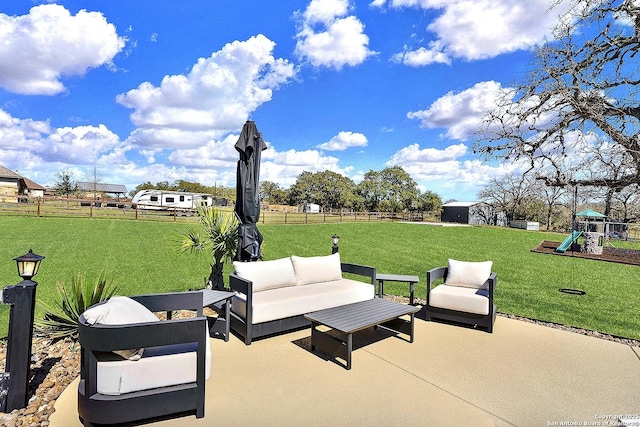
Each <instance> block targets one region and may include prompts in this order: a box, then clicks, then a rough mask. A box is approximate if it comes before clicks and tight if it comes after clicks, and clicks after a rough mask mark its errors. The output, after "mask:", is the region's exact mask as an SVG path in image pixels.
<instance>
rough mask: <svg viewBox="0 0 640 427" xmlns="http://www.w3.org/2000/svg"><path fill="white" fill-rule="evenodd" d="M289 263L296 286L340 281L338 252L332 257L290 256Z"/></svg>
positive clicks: (340, 272) (340, 269) (340, 270)
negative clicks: (294, 276) (293, 273)
mask: <svg viewBox="0 0 640 427" xmlns="http://www.w3.org/2000/svg"><path fill="white" fill-rule="evenodd" d="M291 262H292V264H293V271H294V272H295V275H296V284H297V285H309V284H312V283H321V282H330V281H333V280H340V279H342V268H341V266H340V253H339V252H336V253H335V254H333V255H326V256H314V257H299V256H296V255H292V256H291Z"/></svg>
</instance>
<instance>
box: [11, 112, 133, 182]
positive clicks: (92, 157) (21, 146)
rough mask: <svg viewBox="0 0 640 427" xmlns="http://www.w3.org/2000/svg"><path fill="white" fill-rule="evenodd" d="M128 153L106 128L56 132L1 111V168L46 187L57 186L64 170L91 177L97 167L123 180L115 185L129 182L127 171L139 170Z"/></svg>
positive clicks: (89, 127) (41, 123)
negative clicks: (60, 173) (16, 172)
mask: <svg viewBox="0 0 640 427" xmlns="http://www.w3.org/2000/svg"><path fill="white" fill-rule="evenodd" d="M25 147H28V148H29V150H28V152H25ZM128 151H129V147H128V146H127V145H126V144H125V143H124V142H122V141H120V139H119V137H118V136H117V135H116V134H115V133H113V132H111V131H110V130H109V129H108V128H107V127H106V126H104V125H102V124H101V125H98V126H77V127H63V128H53V127H51V125H50V123H49V122H48V121H36V120H32V119H19V118H15V117H12V116H11V115H10V114H9V113H7V112H6V111H4V110H1V109H0V164H2V165H3V166H5V167H8V168H9V169H12V170H17V171H19V173H20V174H21V175H23V176H26V177H28V178H30V179H32V180H34V181H36V182H38V183H39V184H42V185H47V184H53V183H54V182H55V181H56V179H57V177H56V174H57V173H58V172H59V171H61V170H63V169H69V170H70V171H75V173H76V174H79V173H80V172H82V171H83V170H84V172H85V175H87V174H88V173H89V171H90V170H91V169H93V167H94V166H95V167H96V168H97V169H98V170H100V171H104V173H108V174H109V176H119V177H120V181H117V180H116V181H112V182H126V181H125V180H127V179H129V177H128V176H127V172H126V171H128V170H133V169H135V166H133V163H132V162H131V161H129V160H127V158H126V154H127V152H128ZM77 179H83V178H82V177H81V176H79V175H78V176H77Z"/></svg>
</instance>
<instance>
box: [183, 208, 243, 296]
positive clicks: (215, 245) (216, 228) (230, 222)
mask: <svg viewBox="0 0 640 427" xmlns="http://www.w3.org/2000/svg"><path fill="white" fill-rule="evenodd" d="M198 215H199V216H200V218H199V221H200V228H192V229H189V230H187V231H186V232H185V233H184V234H182V235H180V247H179V249H180V251H181V252H192V253H193V252H202V251H205V250H211V256H212V258H213V262H212V263H211V272H210V273H209V285H207V286H208V287H209V286H210V287H212V288H214V289H224V277H223V269H224V263H225V261H231V260H232V259H233V257H234V255H235V253H236V250H237V245H238V243H237V242H238V240H237V238H238V219H237V218H236V216H235V215H234V214H233V213H232V212H223V211H222V210H220V209H216V208H214V207H211V206H201V207H200V208H198Z"/></svg>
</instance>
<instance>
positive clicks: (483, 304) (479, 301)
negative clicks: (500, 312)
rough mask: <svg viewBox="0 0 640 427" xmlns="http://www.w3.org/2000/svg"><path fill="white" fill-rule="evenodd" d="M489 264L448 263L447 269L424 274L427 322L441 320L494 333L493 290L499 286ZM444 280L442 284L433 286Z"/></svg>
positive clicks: (441, 268)
mask: <svg viewBox="0 0 640 427" xmlns="http://www.w3.org/2000/svg"><path fill="white" fill-rule="evenodd" d="M491 267H492V262H491V261H486V262H464V261H456V260H452V259H450V260H449V266H448V267H438V268H434V269H432V270H429V271H427V305H426V320H427V321H429V320H431V319H442V320H446V321H450V322H457V323H463V324H467V325H472V326H474V327H481V328H483V329H485V330H486V331H487V332H489V333H492V332H493V324H494V322H495V317H496V306H495V304H494V299H493V295H494V290H495V287H496V285H497V283H498V279H497V276H496V273H495V272H492V271H491ZM440 279H443V280H444V282H443V283H441V284H438V285H436V282H439V281H440Z"/></svg>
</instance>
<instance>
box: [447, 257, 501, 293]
mask: <svg viewBox="0 0 640 427" xmlns="http://www.w3.org/2000/svg"><path fill="white" fill-rule="evenodd" d="M492 265H493V262H492V261H483V262H466V261H456V260H454V259H450V260H449V268H448V271H447V280H446V284H447V285H449V286H463V287H467V288H475V289H487V287H486V286H485V282H486V281H487V279H488V278H489V276H490V275H491V267H492Z"/></svg>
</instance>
